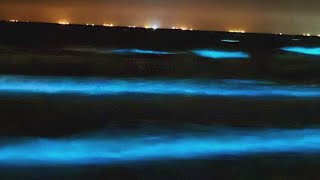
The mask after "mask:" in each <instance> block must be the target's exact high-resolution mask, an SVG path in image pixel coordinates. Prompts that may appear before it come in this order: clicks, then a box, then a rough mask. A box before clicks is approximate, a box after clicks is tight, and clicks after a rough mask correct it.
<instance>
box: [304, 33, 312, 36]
mask: <svg viewBox="0 0 320 180" xmlns="http://www.w3.org/2000/svg"><path fill="white" fill-rule="evenodd" d="M302 35H303V36H308V37H310V36H311V34H310V33H303V34H302Z"/></svg>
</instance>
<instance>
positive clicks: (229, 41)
mask: <svg viewBox="0 0 320 180" xmlns="http://www.w3.org/2000/svg"><path fill="white" fill-rule="evenodd" d="M221 41H222V42H227V43H238V42H240V41H239V40H233V39H222V40H221Z"/></svg>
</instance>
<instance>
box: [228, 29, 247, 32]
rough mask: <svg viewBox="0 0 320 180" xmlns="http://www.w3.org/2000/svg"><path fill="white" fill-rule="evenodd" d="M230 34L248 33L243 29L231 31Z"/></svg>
mask: <svg viewBox="0 0 320 180" xmlns="http://www.w3.org/2000/svg"><path fill="white" fill-rule="evenodd" d="M229 32H230V33H246V31H245V30H242V29H231V30H229Z"/></svg>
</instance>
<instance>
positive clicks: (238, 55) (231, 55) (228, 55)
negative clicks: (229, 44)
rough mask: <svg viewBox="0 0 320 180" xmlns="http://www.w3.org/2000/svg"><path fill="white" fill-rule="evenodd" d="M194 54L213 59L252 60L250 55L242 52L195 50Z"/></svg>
mask: <svg viewBox="0 0 320 180" xmlns="http://www.w3.org/2000/svg"><path fill="white" fill-rule="evenodd" d="M192 52H193V53H194V54H196V55H198V56H201V57H205V58H212V59H247V58H250V55H249V54H248V53H245V52H242V51H218V50H209V49H205V50H193V51H192Z"/></svg>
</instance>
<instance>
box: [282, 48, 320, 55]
mask: <svg viewBox="0 0 320 180" xmlns="http://www.w3.org/2000/svg"><path fill="white" fill-rule="evenodd" d="M281 49H282V50H283V51H288V52H294V53H299V54H307V55H315V56H320V48H319V47H317V48H306V47H284V48H281Z"/></svg>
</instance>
